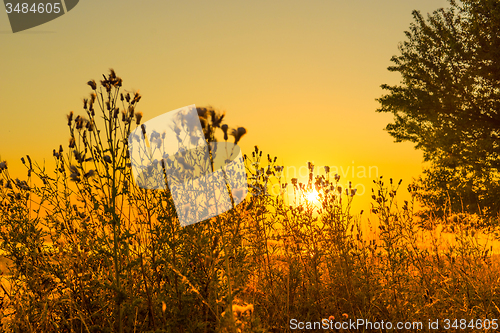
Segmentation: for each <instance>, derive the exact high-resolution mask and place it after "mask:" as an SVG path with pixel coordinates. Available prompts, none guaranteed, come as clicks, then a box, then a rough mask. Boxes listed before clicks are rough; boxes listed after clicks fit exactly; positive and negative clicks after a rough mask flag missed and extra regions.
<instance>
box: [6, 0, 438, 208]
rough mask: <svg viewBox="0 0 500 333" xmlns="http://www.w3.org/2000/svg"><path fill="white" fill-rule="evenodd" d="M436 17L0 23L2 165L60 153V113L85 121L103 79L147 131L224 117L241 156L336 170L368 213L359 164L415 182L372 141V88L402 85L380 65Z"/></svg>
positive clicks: (324, 14)
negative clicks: (188, 110) (150, 124)
mask: <svg viewBox="0 0 500 333" xmlns="http://www.w3.org/2000/svg"><path fill="white" fill-rule="evenodd" d="M447 6H448V3H447V1H445V0H418V1H416V0H415V1H410V0H380V1H374V0H354V1H341V0H309V1H305V0H286V1H285V0H281V1H273V0H270V1H269V0H268V1H261V0H253V1H239V0H237V1H235V0H232V1H230V0H221V1H117V0H113V1H96V0H81V1H80V3H79V4H78V5H77V6H76V7H75V8H74V9H73V10H72V11H71V12H69V13H67V14H66V15H64V16H62V17H60V18H58V19H56V20H54V21H51V22H49V23H46V24H44V25H41V26H39V27H35V28H33V29H30V30H27V31H24V32H19V33H16V34H13V33H12V32H11V29H10V25H9V21H8V18H7V14H6V13H3V14H0V40H1V42H0V59H1V62H0V100H1V104H0V105H1V111H0V112H1V122H0V156H1V159H2V160H7V161H8V162H9V170H10V172H11V174H16V173H19V174H20V175H22V176H24V175H25V171H23V169H22V168H21V167H22V165H21V162H20V158H21V157H22V156H24V155H26V154H29V155H30V156H31V157H32V159H34V160H37V161H39V162H41V161H43V159H44V158H45V159H46V160H47V161H50V160H51V159H52V157H51V156H52V149H53V148H56V147H58V146H59V144H61V143H63V144H64V145H65V147H67V142H68V135H69V134H68V130H67V127H66V114H67V113H69V111H75V112H77V113H80V112H82V111H83V110H82V99H83V98H84V97H87V96H88V94H89V93H90V88H89V87H88V86H87V85H86V84H85V83H86V82H87V81H88V80H91V79H96V80H99V79H101V78H102V76H101V74H103V73H108V69H109V68H114V69H115V70H116V72H117V74H118V76H120V77H122V78H123V80H124V86H123V88H124V89H126V90H130V91H135V90H140V93H141V94H142V96H143V97H142V99H141V102H140V103H139V107H138V110H139V111H142V112H143V113H144V118H143V119H144V121H147V120H149V119H151V118H154V117H155V116H158V115H160V114H162V113H165V112H168V111H171V110H174V109H177V108H179V107H182V106H186V105H190V104H196V105H197V106H208V105H211V106H213V107H215V108H216V109H220V110H225V111H226V112H227V114H226V120H227V123H228V124H229V125H230V126H244V127H246V128H247V130H248V133H247V135H246V136H245V137H244V138H243V139H242V141H241V146H242V149H243V152H244V153H250V152H251V151H252V150H253V146H254V145H258V146H259V148H261V149H262V150H264V152H265V153H270V154H271V155H272V156H278V161H279V163H280V164H284V165H285V166H295V167H296V170H299V169H298V168H299V167H300V166H305V165H306V164H307V162H308V161H312V162H314V164H315V165H317V166H324V165H329V166H332V167H333V166H336V167H337V168H338V169H339V171H341V172H342V173H344V175H345V176H347V177H346V178H343V179H342V182H346V181H349V180H351V181H352V182H353V184H354V185H359V186H360V187H359V190H360V192H361V190H362V188H364V189H365V191H366V193H365V195H364V196H362V198H360V200H358V201H359V202H360V205H361V203H362V204H363V205H365V204H366V203H368V202H369V197H370V193H369V192H370V188H371V187H372V185H373V183H372V181H371V179H370V178H369V177H368V176H369V174H368V168H369V167H370V166H371V167H376V169H374V168H372V178H373V177H374V176H376V175H374V174H373V173H374V170H378V174H379V175H384V178H389V177H392V178H395V179H400V178H402V179H403V181H404V183H403V185H404V186H405V187H406V185H407V184H408V183H409V182H410V181H411V178H412V177H415V176H418V175H419V174H420V173H421V170H422V153H421V152H419V151H415V150H414V148H413V145H412V144H411V143H394V140H393V138H392V137H390V136H389V134H388V133H387V132H385V131H384V130H383V128H384V127H385V126H386V124H387V123H389V122H390V121H391V120H392V116H391V115H387V114H379V113H376V112H375V110H376V109H377V108H378V106H379V105H378V103H377V102H376V101H375V99H376V98H378V97H380V96H381V95H382V94H383V91H382V89H381V88H380V85H381V84H383V83H388V84H396V83H398V82H399V80H400V77H399V75H398V74H397V73H390V72H389V71H388V70H387V67H388V66H389V65H391V62H390V58H391V56H393V55H396V54H398V49H397V46H398V43H400V42H402V41H404V40H405V35H404V31H405V30H407V29H408V28H409V26H410V23H411V22H412V20H413V18H412V15H411V12H412V10H414V9H417V10H420V11H421V12H423V13H428V12H432V11H434V10H436V9H438V8H440V7H447ZM353 166H354V167H355V168H356V169H355V170H356V172H355V174H354V176H353V175H352V167H353ZM360 168H365V169H366V170H367V172H366V177H362V175H361V174H358V171H361V170H362V169H360ZM21 171H22V172H21ZM289 176H290V177H292V176H294V175H289ZM361 185H362V186H361ZM359 207H361V206H359ZM362 208H363V207H361V209H362ZM364 208H365V209H366V208H367V207H364Z"/></svg>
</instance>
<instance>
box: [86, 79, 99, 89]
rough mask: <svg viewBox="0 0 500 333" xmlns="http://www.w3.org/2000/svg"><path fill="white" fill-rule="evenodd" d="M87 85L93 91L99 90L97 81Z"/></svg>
mask: <svg viewBox="0 0 500 333" xmlns="http://www.w3.org/2000/svg"><path fill="white" fill-rule="evenodd" d="M87 84H88V85H89V86H90V88H92V90H96V89H97V84H96V83H95V80H92V81H89V82H87Z"/></svg>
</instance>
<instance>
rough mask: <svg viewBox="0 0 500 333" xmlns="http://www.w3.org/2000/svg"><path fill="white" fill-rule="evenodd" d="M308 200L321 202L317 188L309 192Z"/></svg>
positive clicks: (307, 194)
mask: <svg viewBox="0 0 500 333" xmlns="http://www.w3.org/2000/svg"><path fill="white" fill-rule="evenodd" d="M306 200H307V201H309V202H319V193H318V192H317V191H316V190H312V191H309V192H307V193H306Z"/></svg>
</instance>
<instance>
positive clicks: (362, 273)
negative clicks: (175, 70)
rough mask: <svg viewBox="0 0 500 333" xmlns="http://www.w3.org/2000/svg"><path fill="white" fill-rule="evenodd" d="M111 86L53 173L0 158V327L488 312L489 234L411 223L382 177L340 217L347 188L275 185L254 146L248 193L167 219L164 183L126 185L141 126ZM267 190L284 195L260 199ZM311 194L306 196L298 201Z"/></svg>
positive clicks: (493, 299)
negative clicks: (205, 213) (205, 211)
mask: <svg viewBox="0 0 500 333" xmlns="http://www.w3.org/2000/svg"><path fill="white" fill-rule="evenodd" d="M121 84H122V81H121V79H120V78H118V77H117V76H116V75H115V74H114V72H111V73H110V74H109V75H108V76H107V77H106V78H105V80H103V81H101V85H100V86H98V85H97V84H96V83H95V82H93V81H91V82H90V83H89V85H90V86H91V88H92V94H91V96H90V98H89V99H86V100H85V101H84V111H85V114H86V116H85V117H75V116H74V115H71V116H70V117H69V119H68V124H69V129H70V137H71V139H70V142H69V146H70V147H69V151H68V148H66V147H64V148H63V147H61V148H59V149H56V150H55V151H54V158H55V160H56V164H57V167H56V170H54V172H47V171H46V170H44V169H43V168H41V167H38V166H37V164H36V163H35V162H33V161H31V160H30V159H29V157H26V160H24V163H25V165H26V166H27V169H28V170H29V174H30V176H29V177H28V179H27V181H26V182H22V181H19V180H16V179H12V178H11V177H10V175H9V173H8V167H7V164H3V163H1V164H0V168H1V169H2V170H1V177H2V180H1V190H0V203H1V205H0V237H1V239H2V240H1V250H2V252H3V256H2V257H0V265H1V266H0V269H1V271H2V274H3V275H2V280H1V282H2V285H3V286H4V290H1V291H0V322H1V325H2V331H4V332H287V331H291V330H290V326H289V322H290V320H291V319H293V318H295V319H297V320H299V321H303V322H306V321H320V320H321V319H323V318H330V319H332V320H333V318H336V319H335V320H346V319H347V318H351V319H357V318H362V319H366V320H371V321H377V320H384V321H392V322H397V321H422V322H424V323H427V321H428V320H429V319H431V320H435V319H445V318H450V319H451V318H459V319H462V318H464V319H495V318H498V317H499V315H500V309H499V306H500V287H499V286H500V283H499V282H500V273H499V272H500V260H499V251H500V248H499V247H498V244H499V243H498V237H497V239H496V240H494V241H492V242H490V243H486V242H485V241H484V237H486V236H485V235H484V233H481V231H479V230H476V229H474V228H466V227H465V226H461V225H460V224H455V225H454V227H453V228H454V231H453V232H448V231H447V230H448V229H449V225H446V228H448V229H447V230H443V227H444V226H443V225H442V224H439V223H437V221H431V222H432V223H431V225H434V227H433V228H431V230H427V229H425V230H424V229H422V228H421V226H422V223H421V221H420V219H419V218H418V217H417V216H416V214H415V212H414V211H413V202H405V203H404V204H402V205H401V206H398V205H397V200H396V198H397V192H398V188H399V184H395V183H394V184H393V182H392V180H390V181H389V183H388V184H385V183H384V182H383V181H382V179H377V180H375V184H374V192H373V209H372V210H371V212H369V213H364V214H363V215H358V216H354V215H353V214H352V213H351V212H350V206H351V202H352V200H355V197H356V196H355V193H353V191H351V189H349V188H347V189H345V188H339V177H337V176H332V177H331V179H330V175H329V174H325V175H324V176H321V175H319V174H315V173H314V166H313V165H311V164H310V165H309V170H310V177H309V182H308V183H307V184H300V183H298V182H297V180H290V183H289V184H286V183H285V182H284V180H283V176H282V171H283V167H282V166H278V165H276V158H273V157H271V156H269V155H268V156H267V157H266V155H265V154H263V153H262V151H260V150H259V149H258V148H257V147H256V148H255V151H254V152H252V154H251V155H250V156H247V157H246V159H245V163H246V164H247V166H248V174H249V178H248V180H249V184H250V185H251V187H250V192H251V193H250V194H249V195H248V197H247V198H246V200H245V201H244V202H243V203H242V204H240V205H239V206H237V207H236V208H235V209H233V210H231V211H229V212H226V213H224V214H222V215H220V216H218V217H215V218H212V219H210V220H207V221H203V222H200V223H197V224H194V225H191V226H188V227H185V228H181V227H180V226H179V222H178V219H177V216H176V213H175V209H174V205H173V202H172V200H171V198H170V196H169V192H168V191H154V190H143V189H140V188H138V187H137V186H135V184H134V182H133V181H132V178H131V174H130V164H129V163H130V161H129V160H128V159H127V143H126V140H125V141H124V139H125V138H127V137H128V133H130V131H131V129H133V128H134V126H139V124H140V120H141V118H142V114H138V113H135V108H136V106H137V103H138V102H139V100H140V95H139V94H132V95H129V94H125V95H122V93H121V91H120V89H121ZM95 109H97V110H98V111H99V112H100V114H99V116H102V117H103V119H104V121H103V122H101V121H100V120H99V118H98V116H96V111H95ZM122 111H123V113H122ZM202 111H203V112H204V113H203V115H202V116H203V117H205V118H204V119H205V120H204V121H205V122H206V123H205V125H206V126H205V127H204V128H205V130H206V133H205V136H206V138H207V139H209V140H212V141H213V140H214V138H215V134H218V135H222V134H224V135H225V136H226V139H227V133H228V127H227V126H224V125H222V124H221V120H222V118H219V117H220V115H219V116H217V114H216V112H215V111H214V110H212V109H203V110H202ZM207 112H208V113H207ZM211 113H213V117H212V122H211V121H210V117H208V116H207V114H211ZM70 118H71V119H70ZM213 120H215V121H213ZM207 124H212V125H213V126H207ZM98 129H100V130H101V132H98ZM245 132H246V131H245ZM234 134H235V137H234V138H235V140H239V139H240V138H241V135H243V134H244V133H243V130H241V129H239V128H238V129H235V130H234ZM240 134H241V135H240ZM84 155H85V157H84ZM273 184H278V186H279V187H280V188H281V189H283V191H282V193H280V194H270V193H271V192H270V189H271V187H272V186H273ZM287 188H288V189H289V190H290V193H293V194H291V195H290V196H287V195H286V189H287ZM313 188H314V189H315V190H316V191H317V192H318V194H319V198H320V199H319V201H318V202H311V201H310V200H307V199H305V198H304V196H305V195H306V193H309V192H310V191H311V190H312V189H313ZM408 190H409V191H410V193H411V194H412V195H413V194H414V192H415V189H413V188H412V187H409V189H408ZM294 200H296V202H293V201H294ZM452 220H453V219H452ZM367 222H369V223H370V225H371V226H372V229H371V230H372V231H371V232H370V233H367V232H366V226H363V224H364V223H365V224H366V223H367ZM347 331H349V330H347Z"/></svg>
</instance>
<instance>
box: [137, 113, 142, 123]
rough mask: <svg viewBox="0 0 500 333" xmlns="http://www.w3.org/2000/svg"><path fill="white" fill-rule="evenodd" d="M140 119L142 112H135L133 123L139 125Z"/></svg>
mask: <svg viewBox="0 0 500 333" xmlns="http://www.w3.org/2000/svg"><path fill="white" fill-rule="evenodd" d="M141 119H142V112H136V113H135V123H136V124H137V125H139V124H140V123H141Z"/></svg>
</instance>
